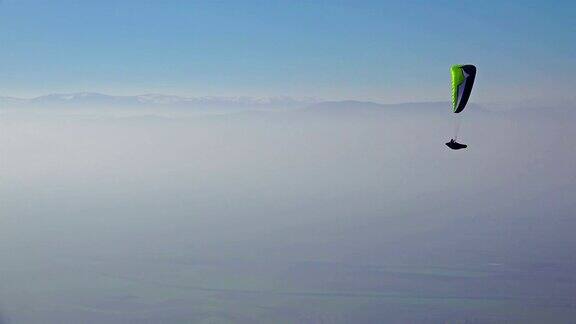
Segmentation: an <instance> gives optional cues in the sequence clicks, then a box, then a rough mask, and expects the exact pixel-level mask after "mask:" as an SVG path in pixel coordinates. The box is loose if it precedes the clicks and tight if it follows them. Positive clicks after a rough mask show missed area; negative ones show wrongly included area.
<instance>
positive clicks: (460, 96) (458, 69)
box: [446, 64, 476, 150]
mask: <svg viewBox="0 0 576 324" xmlns="http://www.w3.org/2000/svg"><path fill="white" fill-rule="evenodd" d="M450 72H451V75H452V110H453V111H454V113H455V114H459V113H461V112H462V111H463V110H464V108H465V107H466V104H467V103H468V99H469V98H470V93H471V92H472V86H473V85H474V79H475V78H476V67H475V66H474V65H470V64H467V65H452V67H451V68H450ZM458 122H459V121H457V125H456V132H455V134H454V138H453V139H451V140H450V142H448V143H446V146H448V147H449V148H451V149H453V150H459V149H463V148H466V147H468V146H467V145H466V144H461V143H458V142H457V140H458V128H459V124H458Z"/></svg>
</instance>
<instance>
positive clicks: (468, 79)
mask: <svg viewBox="0 0 576 324" xmlns="http://www.w3.org/2000/svg"><path fill="white" fill-rule="evenodd" d="M450 72H451V74H452V109H453V110H454V112H455V113H459V112H461V111H462V110H464V107H466V103H468V98H470V93H471V92H472V86H473V85H474V78H476V67H475V66H474V65H452V67H451V68H450Z"/></svg>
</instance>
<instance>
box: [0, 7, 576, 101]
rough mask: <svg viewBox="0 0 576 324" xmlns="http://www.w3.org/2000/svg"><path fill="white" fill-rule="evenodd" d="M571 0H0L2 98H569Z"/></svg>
mask: <svg viewBox="0 0 576 324" xmlns="http://www.w3.org/2000/svg"><path fill="white" fill-rule="evenodd" d="M574 17H576V4H574V2H573V1H529V0H525V1H490V0H485V1H464V0H459V1H382V0H381V1H321V0H317V1H297V0H291V1H273V0H268V1H179V0H171V1H159V0H157V1H146V0H138V1H132V0H122V1H106V0H100V1H79V0H77V1H70V0H57V1H55V0H52V1H41V0H36V1H32V0H3V1H0V59H1V61H0V62H2V63H1V64H0V76H1V77H0V95H8V96H10V95H11V96H24V97H30V96H36V95H42V94H46V93H53V92H76V91H96V92H105V93H111V94H140V93H150V92H153V93H167V94H178V95H189V96H203V95H224V96H227V95H248V96H276V95H288V96H297V97H308V96H312V97H319V98H327V99H344V98H346V99H370V100H378V101H382V102H406V101H424V100H448V99H447V98H448V97H449V94H448V92H449V85H448V78H449V72H448V71H449V66H450V65H451V64H453V63H473V64H476V65H477V66H478V69H479V74H478V80H477V87H476V91H475V93H474V96H473V100H475V101H480V102H482V101H486V102H490V101H524V100H532V99H535V100H548V99H549V98H553V99H554V100H572V99H573V98H574V94H572V91H574V89H576V81H574V75H575V74H576V45H575V43H576V42H575V41H576V23H575V22H574Z"/></svg>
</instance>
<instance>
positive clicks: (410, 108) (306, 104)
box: [0, 92, 576, 117]
mask: <svg viewBox="0 0 576 324" xmlns="http://www.w3.org/2000/svg"><path fill="white" fill-rule="evenodd" d="M450 106H451V104H450V103H449V102H447V101H446V102H416V103H400V104H382V103H376V102H371V101H355V100H343V101H322V100H319V99H314V98H303V99H296V98H292V97H268V98H254V97H245V96H241V97H181V96H172V95H163V94H144V95H136V96H114V95H107V94H101V93H94V92H80V93H57V94H49V95H44V96H40V97H35V98H29V99H23V98H14V97H0V110H4V109H11V108H12V109H18V108H34V109H42V110H44V109H48V108H58V109H67V110H68V109H73V110H81V109H98V110H102V109H104V110H110V109H111V110H120V109H143V108H152V109H156V108H163V109H177V110H181V111H201V112H238V111H255V110H260V111H268V110H293V111H305V112H310V113H313V112H316V113H324V112H328V111H329V112H330V113H331V114H348V113H354V114H362V113H372V112H387V113H395V112H399V113H400V112H417V113H418V114H422V113H435V112H442V113H445V112H446V111H450ZM575 108H576V107H574V106H570V105H566V106H562V107H559V106H553V107H535V106H519V107H514V109H510V110H508V111H503V112H502V113H503V114H504V115H508V116H516V115H527V116H528V115H534V114H542V113H544V115H546V114H549V115H555V116H558V115H561V116H564V115H566V116H571V117H574V116H576V109H575ZM496 110H500V109H496ZM467 111H468V112H469V113H487V112H490V111H491V110H490V107H488V109H486V108H485V107H483V106H479V105H477V104H474V103H469V105H468V107H467ZM519 113H521V114H519Z"/></svg>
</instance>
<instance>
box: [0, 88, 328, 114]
mask: <svg viewBox="0 0 576 324" xmlns="http://www.w3.org/2000/svg"><path fill="white" fill-rule="evenodd" d="M316 102H318V100H315V99H312V98H305V99H294V98H291V97H270V98H253V97H180V96H171V95H163V94H144V95H136V96H113V95H107V94H101V93H94V92H80V93H57V94H49V95H45V96H40V97H36V98H30V99H22V98H13V97H0V105H1V106H2V107H0V108H18V107H31V108H51V107H55V108H78V109H81V108H141V107H148V108H152V107H165V108H194V109H225V110H238V109H241V110H243V109H289V108H302V107H305V106H308V105H310V104H314V103H316Z"/></svg>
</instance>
